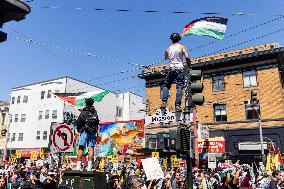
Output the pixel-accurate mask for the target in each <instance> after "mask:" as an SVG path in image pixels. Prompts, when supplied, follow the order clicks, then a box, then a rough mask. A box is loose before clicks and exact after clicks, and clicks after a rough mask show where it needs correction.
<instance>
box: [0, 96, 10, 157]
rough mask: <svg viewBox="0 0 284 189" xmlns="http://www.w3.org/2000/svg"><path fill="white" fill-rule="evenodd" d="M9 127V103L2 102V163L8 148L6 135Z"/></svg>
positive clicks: (0, 147) (0, 115) (0, 142)
mask: <svg viewBox="0 0 284 189" xmlns="http://www.w3.org/2000/svg"><path fill="white" fill-rule="evenodd" d="M8 125H9V103H8V102H4V101H0V131H1V132H0V162H1V161H2V159H1V157H3V152H4V149H5V146H6V134H7V131H8V130H7V129H8Z"/></svg>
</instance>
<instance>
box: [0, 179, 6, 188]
mask: <svg viewBox="0 0 284 189" xmlns="http://www.w3.org/2000/svg"><path fill="white" fill-rule="evenodd" d="M0 189H7V182H6V180H5V178H4V177H3V176H2V177H0Z"/></svg>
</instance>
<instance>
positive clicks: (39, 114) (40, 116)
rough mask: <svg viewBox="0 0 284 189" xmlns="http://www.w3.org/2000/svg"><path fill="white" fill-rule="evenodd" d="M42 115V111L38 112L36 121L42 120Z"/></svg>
mask: <svg viewBox="0 0 284 189" xmlns="http://www.w3.org/2000/svg"><path fill="white" fill-rule="evenodd" d="M42 114H43V112H42V111H39V112H38V120H40V119H42Z"/></svg>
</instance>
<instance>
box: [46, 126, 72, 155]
mask: <svg viewBox="0 0 284 189" xmlns="http://www.w3.org/2000/svg"><path fill="white" fill-rule="evenodd" d="M51 133H52V134H51V140H50V141H51V145H50V151H51V153H57V152H73V151H74V145H73V143H74V128H73V127H72V126H70V125H67V124H59V123H53V125H52V132H51Z"/></svg>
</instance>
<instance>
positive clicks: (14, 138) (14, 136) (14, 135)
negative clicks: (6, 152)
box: [11, 133, 16, 141]
mask: <svg viewBox="0 0 284 189" xmlns="http://www.w3.org/2000/svg"><path fill="white" fill-rule="evenodd" d="M11 141H16V133H13V134H12V138H11Z"/></svg>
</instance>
